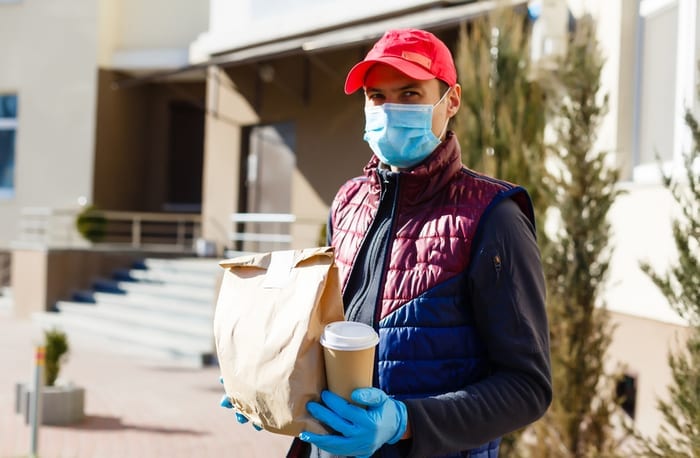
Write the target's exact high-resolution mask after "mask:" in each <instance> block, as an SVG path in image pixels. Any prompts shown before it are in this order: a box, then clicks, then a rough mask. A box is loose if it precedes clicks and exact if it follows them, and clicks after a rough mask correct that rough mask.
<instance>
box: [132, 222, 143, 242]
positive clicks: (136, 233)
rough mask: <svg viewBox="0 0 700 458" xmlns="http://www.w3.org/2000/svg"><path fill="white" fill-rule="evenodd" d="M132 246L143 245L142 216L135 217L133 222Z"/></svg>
mask: <svg viewBox="0 0 700 458" xmlns="http://www.w3.org/2000/svg"><path fill="white" fill-rule="evenodd" d="M131 246H133V247H134V248H138V247H140V246H141V218H139V217H138V216H135V217H134V220H133V221H132V223H131Z"/></svg>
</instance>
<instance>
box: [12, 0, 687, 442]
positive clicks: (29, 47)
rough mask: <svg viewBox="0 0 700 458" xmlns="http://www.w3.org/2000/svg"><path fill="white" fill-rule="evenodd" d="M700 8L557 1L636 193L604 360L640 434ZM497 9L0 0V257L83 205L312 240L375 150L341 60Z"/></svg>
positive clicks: (679, 0) (616, 273)
mask: <svg viewBox="0 0 700 458" xmlns="http://www.w3.org/2000/svg"><path fill="white" fill-rule="evenodd" d="M562 2H564V0H542V1H541V2H539V3H540V4H541V8H542V11H543V13H542V18H543V20H546V21H552V24H550V25H549V26H548V27H550V28H549V30H545V31H544V32H542V31H540V35H538V38H537V40H539V41H536V44H537V45H538V46H540V50H547V49H553V48H556V46H552V45H551V41H552V40H556V39H557V37H559V34H560V31H561V30H563V29H564V28H565V24H563V23H561V21H566V20H568V15H561V14H554V13H553V11H561V5H562ZM514 3H515V4H524V3H525V2H514ZM696 3H697V2H696V1H695V0H615V1H610V0H569V1H568V2H567V3H566V6H567V7H568V8H569V9H570V11H571V13H572V14H573V16H574V17H578V16H581V15H583V14H591V15H592V16H593V17H594V18H596V19H597V21H598V35H599V39H600V43H601V48H602V50H603V53H604V56H605V59H606V60H605V62H606V63H605V67H604V70H603V77H602V78H603V88H604V91H605V92H606V93H607V94H608V95H609V97H610V99H609V102H610V104H609V113H608V115H607V117H606V119H605V122H604V124H603V126H602V128H601V133H600V137H599V142H598V145H597V146H598V147H599V148H600V149H601V150H605V151H610V152H612V153H613V155H612V157H614V158H615V161H616V163H617V165H618V166H620V167H621V169H622V171H623V173H622V182H621V183H620V186H621V187H622V188H624V189H625V190H626V194H624V195H623V196H621V197H620V198H619V200H618V201H617V203H616V204H615V206H614V208H613V210H612V212H611V221H612V225H613V231H614V247H615V252H614V256H613V260H612V265H611V271H610V279H609V284H608V287H607V288H606V290H605V294H604V299H605V302H606V304H607V306H608V307H609V309H610V310H611V311H612V312H613V317H614V320H615V321H616V322H617V323H619V326H618V329H617V331H616V335H615V339H614V342H613V345H612V348H611V355H610V356H611V360H610V364H611V365H617V364H623V365H624V366H625V367H626V368H625V370H626V372H627V373H628V375H630V377H632V378H633V379H634V380H635V383H636V388H637V403H636V418H637V422H638V425H639V427H640V429H642V430H643V432H645V433H653V432H654V431H656V430H657V429H658V427H659V424H660V421H661V418H660V416H659V415H658V413H657V412H656V411H655V402H656V401H655V399H656V396H664V395H665V394H664V393H665V387H666V385H667V384H668V382H669V381H670V372H669V370H668V367H667V364H666V353H667V350H668V349H669V348H671V346H672V345H673V343H674V341H675V336H676V335H680V336H682V335H683V333H684V332H685V323H684V322H683V321H682V320H680V319H679V317H678V316H677V315H676V314H675V313H673V312H672V311H671V310H670V309H669V307H668V304H666V301H665V299H664V298H663V297H662V296H661V294H660V293H659V292H658V290H657V289H656V288H655V286H654V285H653V284H652V283H651V281H650V280H649V279H648V278H647V277H646V276H645V274H644V273H643V272H642V271H641V269H640V268H639V262H640V261H642V260H648V261H650V262H651V263H652V265H654V266H655V267H657V268H658V269H664V268H666V267H668V265H669V262H671V261H672V260H673V259H674V253H673V242H672V239H671V229H670V228H671V218H672V216H673V215H676V214H677V211H678V209H677V208H675V207H674V203H673V200H672V199H671V197H670V196H669V194H668V192H667V191H666V190H665V189H664V188H663V186H662V185H661V180H660V174H659V172H658V166H657V162H656V156H657V155H658V156H660V158H661V160H662V162H663V167H664V170H665V171H666V172H668V173H678V171H680V170H681V169H682V155H683V153H684V152H685V151H688V150H689V149H690V148H691V139H690V135H689V132H688V130H687V129H686V128H685V124H684V121H683V115H684V113H685V110H686V109H691V110H695V112H696V113H697V111H698V98H697V83H698V77H697V61H698V55H699V54H700V52H699V49H700V34H698V24H700V20H699V18H698V15H699V14H700V11H699V9H698V8H697V4H696ZM498 4H499V2H497V1H487V0H481V1H473V2H459V1H448V2H446V1H428V0H409V1H406V0H387V1H384V2H373V1H368V0H355V1H353V2H352V7H349V6H348V2H347V1H346V0H301V1H297V2H288V1H284V0H267V1H257V0H238V1H230V0H210V2H202V1H199V0H175V1H172V0H170V1H166V0H154V1H149V2H140V1H138V0H122V1H120V0H100V1H97V2H95V1H88V0H64V1H63V2H60V4H59V3H56V2H42V1H39V0H0V43H2V44H0V248H3V247H5V248H7V247H9V246H10V244H11V241H12V240H13V239H15V238H16V236H17V233H18V223H19V221H20V219H21V218H20V213H21V211H22V209H23V208H26V207H37V206H38V207H46V208H67V207H75V206H77V205H78V201H79V200H80V201H82V202H89V203H93V204H95V205H97V206H98V207H100V208H102V209H107V210H121V211H132V212H135V211H143V212H156V213H158V212H161V213H178V212H188V213H197V214H201V225H202V234H201V235H202V236H203V237H204V238H205V239H208V240H211V241H213V242H215V243H216V244H217V252H218V253H221V251H222V249H223V248H226V247H227V246H229V244H230V241H229V236H228V234H229V232H230V230H231V220H230V215H231V214H232V213H234V212H239V211H245V212H266V213H276V212H279V213H292V214H294V215H296V217H297V221H296V223H294V224H293V225H292V228H291V231H292V235H293V240H294V242H293V246H294V247H305V246H311V245H316V244H317V243H318V240H319V234H320V232H321V230H322V227H323V225H324V223H325V220H326V217H327V213H328V208H329V205H330V202H331V200H332V198H333V195H334V193H335V191H336V189H337V188H338V186H339V185H340V184H341V183H342V182H344V181H345V180H347V179H348V178H351V177H352V176H355V175H357V174H359V173H360V172H361V169H362V167H363V165H364V164H365V163H366V162H367V160H368V159H369V157H370V155H371V152H370V150H369V148H367V147H366V145H365V144H364V142H363V141H362V131H363V122H364V121H363V118H362V104H363V99H362V96H361V95H357V94H355V95H352V96H346V95H345V94H344V93H343V90H342V87H343V81H344V78H345V75H346V73H347V70H348V69H349V68H350V67H351V66H352V65H353V64H354V63H355V62H357V61H358V60H360V59H361V58H362V57H363V56H364V54H365V53H366V52H367V50H368V49H369V46H371V44H372V42H374V41H375V40H376V39H377V38H378V37H379V36H381V34H382V33H383V31H384V30H386V29H387V28H390V27H408V26H413V27H423V28H426V29H429V30H431V31H433V32H434V33H436V34H437V35H438V36H440V37H441V38H443V39H444V40H445V41H446V42H447V43H450V44H454V43H455V42H456V39H457V34H458V28H459V25H460V24H461V23H464V22H468V21H470V20H471V19H472V18H474V17H477V16H479V15H482V14H486V13H487V12H488V11H490V10H491V9H493V8H495V7H496V6H497V5H498ZM545 18H546V19H545ZM556 18H559V19H556ZM557 20H558V21H560V23H557ZM464 90H468V88H465V89H464ZM650 336H653V338H652V337H650Z"/></svg>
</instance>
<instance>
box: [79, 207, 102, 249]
mask: <svg viewBox="0 0 700 458" xmlns="http://www.w3.org/2000/svg"><path fill="white" fill-rule="evenodd" d="M75 225H76V228H77V229H78V232H80V234H81V235H82V236H83V237H85V238H86V239H87V240H89V241H90V242H99V241H100V240H102V239H103V238H104V236H105V233H106V230H107V218H105V217H104V215H103V214H102V213H100V211H99V210H98V209H97V208H96V207H95V206H94V205H89V206H87V207H85V208H84V209H83V210H82V211H81V212H80V213H79V214H78V217H77V219H76V221H75Z"/></svg>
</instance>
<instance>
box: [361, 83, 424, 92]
mask: <svg viewBox="0 0 700 458" xmlns="http://www.w3.org/2000/svg"><path fill="white" fill-rule="evenodd" d="M419 87H420V85H419V84H415V83H410V84H407V85H405V86H401V87H399V88H396V89H390V90H393V91H399V92H400V91H407V90H409V89H418V88H419ZM365 92H386V91H385V90H383V89H380V88H375V87H366V88H365Z"/></svg>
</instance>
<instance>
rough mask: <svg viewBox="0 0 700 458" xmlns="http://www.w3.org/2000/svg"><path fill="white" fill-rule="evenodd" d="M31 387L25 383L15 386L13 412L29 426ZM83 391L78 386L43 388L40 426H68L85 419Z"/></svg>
mask: <svg viewBox="0 0 700 458" xmlns="http://www.w3.org/2000/svg"><path fill="white" fill-rule="evenodd" d="M32 396H34V391H33V388H32V387H29V386H28V385H27V384H26V383H17V384H16V386H15V411H16V412H17V413H19V414H22V415H23V416H24V422H25V423H26V424H29V411H30V406H31V398H32ZM84 408H85V390H84V389H83V388H81V387H78V386H45V387H43V389H42V392H41V413H42V416H41V424H42V425H70V424H73V423H79V422H81V421H83V419H84V418H85V409H84Z"/></svg>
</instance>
